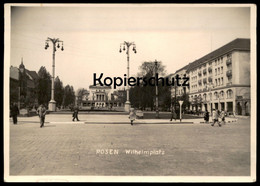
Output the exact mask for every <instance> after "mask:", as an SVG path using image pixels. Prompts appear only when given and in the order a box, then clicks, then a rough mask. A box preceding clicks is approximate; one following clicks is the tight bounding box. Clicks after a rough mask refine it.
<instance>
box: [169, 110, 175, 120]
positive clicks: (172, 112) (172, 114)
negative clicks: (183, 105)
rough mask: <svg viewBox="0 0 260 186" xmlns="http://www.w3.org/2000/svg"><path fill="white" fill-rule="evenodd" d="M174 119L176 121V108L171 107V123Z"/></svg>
mask: <svg viewBox="0 0 260 186" xmlns="http://www.w3.org/2000/svg"><path fill="white" fill-rule="evenodd" d="M173 118H174V119H175V120H176V113H175V110H174V108H173V107H171V119H170V121H172V119H173Z"/></svg>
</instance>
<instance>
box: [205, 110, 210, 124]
mask: <svg viewBox="0 0 260 186" xmlns="http://www.w3.org/2000/svg"><path fill="white" fill-rule="evenodd" d="M204 120H205V122H206V123H208V122H209V111H207V110H206V111H205V114H204Z"/></svg>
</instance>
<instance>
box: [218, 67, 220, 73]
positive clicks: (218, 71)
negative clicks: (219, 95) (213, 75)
mask: <svg viewBox="0 0 260 186" xmlns="http://www.w3.org/2000/svg"><path fill="white" fill-rule="evenodd" d="M219 74H220V68H219V67H218V75H219Z"/></svg>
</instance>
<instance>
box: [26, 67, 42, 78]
mask: <svg viewBox="0 0 260 186" xmlns="http://www.w3.org/2000/svg"><path fill="white" fill-rule="evenodd" d="M25 72H26V74H27V75H29V76H30V77H31V78H32V79H33V80H36V79H38V78H39V76H38V74H37V72H35V71H30V70H27V69H25Z"/></svg>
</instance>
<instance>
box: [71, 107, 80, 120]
mask: <svg viewBox="0 0 260 186" xmlns="http://www.w3.org/2000/svg"><path fill="white" fill-rule="evenodd" d="M78 113H79V108H78V107H75V108H74V110H73V114H72V117H73V119H72V121H74V120H75V119H77V121H79V118H78Z"/></svg>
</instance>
